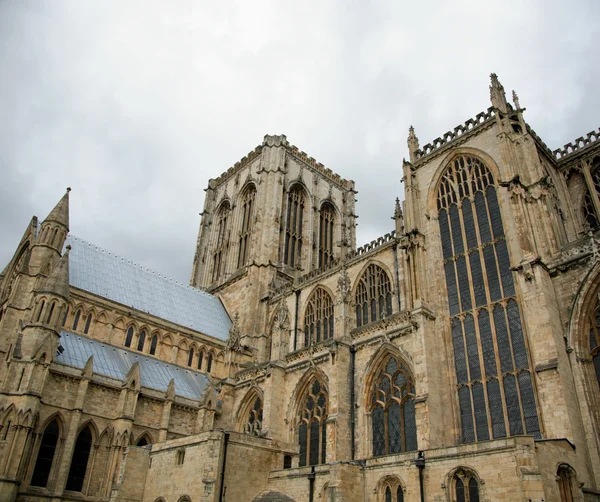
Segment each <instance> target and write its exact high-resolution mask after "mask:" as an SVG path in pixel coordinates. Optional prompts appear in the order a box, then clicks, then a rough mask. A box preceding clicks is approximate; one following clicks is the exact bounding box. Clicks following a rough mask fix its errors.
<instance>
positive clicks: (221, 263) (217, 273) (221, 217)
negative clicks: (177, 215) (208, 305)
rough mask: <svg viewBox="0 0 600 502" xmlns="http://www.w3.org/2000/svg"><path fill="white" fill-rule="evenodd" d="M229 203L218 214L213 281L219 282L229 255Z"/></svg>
mask: <svg viewBox="0 0 600 502" xmlns="http://www.w3.org/2000/svg"><path fill="white" fill-rule="evenodd" d="M229 210H230V208H229V203H228V202H226V203H225V204H223V206H222V207H221V210H220V211H219V213H218V216H217V221H218V224H217V225H218V230H217V242H216V247H215V252H214V254H213V275H212V280H213V281H218V280H219V279H220V277H221V273H222V272H223V271H224V268H225V260H226V254H227V228H228V227H227V223H228V220H229Z"/></svg>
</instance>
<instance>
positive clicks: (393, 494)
mask: <svg viewBox="0 0 600 502" xmlns="http://www.w3.org/2000/svg"><path fill="white" fill-rule="evenodd" d="M379 493H380V494H381V495H380V496H379V497H381V498H378V500H383V501H385V502H404V491H403V490H402V485H401V484H400V481H399V480H398V479H395V478H390V479H386V480H385V481H382V482H381V489H380V492H379Z"/></svg>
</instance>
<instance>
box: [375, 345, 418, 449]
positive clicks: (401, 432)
mask: <svg viewBox="0 0 600 502" xmlns="http://www.w3.org/2000/svg"><path fill="white" fill-rule="evenodd" d="M414 399H415V387H414V384H413V379H412V375H411V374H410V372H409V370H408V368H407V367H406V366H405V365H404V364H403V363H402V362H399V361H398V360H397V359H396V358H395V357H393V356H388V357H387V359H386V360H385V361H384V363H383V364H382V366H381V369H380V370H379V372H378V373H377V375H376V377H375V379H374V385H373V389H372V390H371V399H370V403H371V421H372V439H373V456H379V455H390V454H394V453H403V452H406V451H414V450H416V449H417V426H416V417H415V401H414Z"/></svg>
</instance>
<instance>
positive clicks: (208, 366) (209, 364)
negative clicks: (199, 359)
mask: <svg viewBox="0 0 600 502" xmlns="http://www.w3.org/2000/svg"><path fill="white" fill-rule="evenodd" d="M212 363H213V354H212V352H211V353H210V354H208V359H207V361H206V372H207V373H210V372H211V371H212Z"/></svg>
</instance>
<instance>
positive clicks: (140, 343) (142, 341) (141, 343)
mask: <svg viewBox="0 0 600 502" xmlns="http://www.w3.org/2000/svg"><path fill="white" fill-rule="evenodd" d="M145 343H146V331H145V330H142V331H141V332H140V337H139V339H138V344H137V350H139V351H140V352H142V351H143V350H144V344H145Z"/></svg>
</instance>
